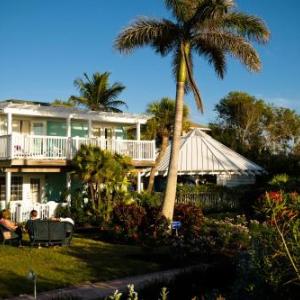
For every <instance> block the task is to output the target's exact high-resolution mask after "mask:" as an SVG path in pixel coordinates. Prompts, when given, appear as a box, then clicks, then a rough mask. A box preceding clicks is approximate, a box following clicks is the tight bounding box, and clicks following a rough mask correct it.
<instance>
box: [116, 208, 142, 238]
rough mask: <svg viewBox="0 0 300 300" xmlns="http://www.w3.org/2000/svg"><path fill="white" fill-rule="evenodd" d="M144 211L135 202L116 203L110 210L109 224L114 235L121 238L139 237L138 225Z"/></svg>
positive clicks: (140, 222)
mask: <svg viewBox="0 0 300 300" xmlns="http://www.w3.org/2000/svg"><path fill="white" fill-rule="evenodd" d="M145 214H146V211H145V209H144V208H143V207H141V206H139V205H137V204H135V203H134V204H129V205H126V204H124V203H120V204H117V205H116V206H115V207H114V208H113V210H112V216H111V224H112V227H113V230H114V233H115V234H116V237H117V238H119V239H121V240H134V241H137V240H139V239H140V230H139V229H140V226H141V224H142V222H143V219H144V217H145Z"/></svg>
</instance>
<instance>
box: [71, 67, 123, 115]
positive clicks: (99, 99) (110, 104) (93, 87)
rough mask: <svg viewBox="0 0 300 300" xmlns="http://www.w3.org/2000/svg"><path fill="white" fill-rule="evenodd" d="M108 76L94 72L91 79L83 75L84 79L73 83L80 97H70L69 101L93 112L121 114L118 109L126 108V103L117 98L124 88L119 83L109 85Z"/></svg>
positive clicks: (105, 73) (108, 74) (107, 74)
mask: <svg viewBox="0 0 300 300" xmlns="http://www.w3.org/2000/svg"><path fill="white" fill-rule="evenodd" d="M109 76H110V73H108V72H104V73H98V72H96V73H94V74H93V75H92V77H89V76H88V75H87V74H86V73H84V74H83V77H84V79H80V78H78V79H76V80H75V81H74V85H75V87H77V88H78V90H79V94H80V95H79V96H71V97H70V99H69V101H70V102H72V103H75V104H77V105H80V106H83V107H86V108H88V109H91V110H95V111H112V112H122V111H121V110H120V108H119V107H121V106H126V103H125V102H124V101H122V100H119V99H118V97H119V95H120V94H121V92H122V91H123V90H124V89H125V86H123V85H122V84H121V83H119V82H115V83H114V84H112V85H110V84H109Z"/></svg>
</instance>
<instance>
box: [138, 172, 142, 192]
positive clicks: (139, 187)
mask: <svg viewBox="0 0 300 300" xmlns="http://www.w3.org/2000/svg"><path fill="white" fill-rule="evenodd" d="M141 191H142V175H141V172H138V173H137V192H138V193H140V192H141Z"/></svg>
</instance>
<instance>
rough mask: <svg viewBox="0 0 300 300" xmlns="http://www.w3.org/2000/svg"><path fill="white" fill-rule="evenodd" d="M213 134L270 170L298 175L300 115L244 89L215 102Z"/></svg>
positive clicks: (273, 172) (271, 172) (272, 172)
mask: <svg viewBox="0 0 300 300" xmlns="http://www.w3.org/2000/svg"><path fill="white" fill-rule="evenodd" d="M215 110H216V111H217V114H218V116H217V120H216V121H215V122H214V123H212V124H210V128H211V130H212V136H213V137H214V138H216V139H217V140H219V141H220V142H222V143H223V144H225V145H227V146H228V147H230V148H231V149H233V150H235V151H237V152H239V153H241V154H243V155H245V156H246V157H247V158H250V159H252V160H254V161H255V162H256V163H258V164H260V165H261V166H263V167H264V168H265V169H266V170H267V171H268V172H269V173H270V174H278V173H287V174H289V175H294V176H295V175H297V176H299V174H300V173H299V155H298V152H297V147H298V145H299V136H300V115H299V114H297V113H296V112H295V111H294V110H291V109H288V108H283V107H276V106H274V105H272V104H268V103H266V102H265V101H264V100H262V99H257V98H255V97H254V96H251V95H249V94H247V93H243V92H231V93H229V94H228V95H227V96H226V97H224V98H223V99H221V100H220V102H219V103H218V104H217V105H216V107H215Z"/></svg>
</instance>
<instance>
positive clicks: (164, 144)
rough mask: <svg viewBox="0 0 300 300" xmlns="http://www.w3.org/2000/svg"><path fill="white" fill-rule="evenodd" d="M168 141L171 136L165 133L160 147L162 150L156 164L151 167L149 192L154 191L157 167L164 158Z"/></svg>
mask: <svg viewBox="0 0 300 300" xmlns="http://www.w3.org/2000/svg"><path fill="white" fill-rule="evenodd" d="M168 143H169V136H167V135H163V137H162V143H161V147H160V152H159V154H158V156H157V158H156V160H155V164H154V166H153V167H152V169H151V172H150V176H149V182H148V187H147V191H148V192H149V193H152V191H153V186H154V180H155V174H156V172H157V168H158V166H159V164H160V162H161V160H162V158H163V157H164V155H165V153H166V150H167V147H168Z"/></svg>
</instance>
